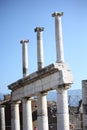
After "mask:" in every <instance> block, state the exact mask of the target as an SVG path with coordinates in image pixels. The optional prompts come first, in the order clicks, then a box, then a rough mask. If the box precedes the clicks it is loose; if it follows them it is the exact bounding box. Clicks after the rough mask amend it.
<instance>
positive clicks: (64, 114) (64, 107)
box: [57, 86, 69, 130]
mask: <svg viewBox="0 0 87 130" xmlns="http://www.w3.org/2000/svg"><path fill="white" fill-rule="evenodd" d="M61 87H62V86H61ZM57 130H69V112H68V96H67V90H64V89H62V88H60V89H57Z"/></svg>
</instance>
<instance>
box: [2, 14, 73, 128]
mask: <svg viewBox="0 0 87 130" xmlns="http://www.w3.org/2000/svg"><path fill="white" fill-rule="evenodd" d="M62 15H63V13H57V12H55V13H53V14H52V16H53V17H54V18H55V37H56V63H54V64H53V63H52V64H50V65H48V66H46V67H44V63H43V62H44V61H43V59H44V58H43V44H42V43H43V42H42V31H43V30H44V28H43V27H37V28H35V32H37V53H38V54H37V59H38V61H37V64H38V70H37V71H36V72H34V73H32V74H28V73H27V69H28V68H27V65H28V64H27V62H26V60H27V58H26V57H27V52H26V50H27V49H26V47H25V46H26V43H27V42H28V41H26V40H22V41H21V43H22V46H23V78H21V79H19V80H17V81H16V82H14V83H12V84H10V85H9V86H8V88H9V89H10V90H11V91H12V92H11V115H12V116H11V127H12V130H20V115H19V104H20V103H22V107H23V108H22V112H23V117H22V118H23V130H33V126H32V109H31V100H32V97H33V96H37V113H38V114H37V120H38V130H48V129H49V128H48V113H47V100H46V95H47V93H48V91H50V90H56V91H57V92H58V93H57V130H69V113H68V100H67V89H69V88H70V85H71V84H72V83H73V79H72V74H71V71H70V69H69V67H68V65H67V64H66V63H65V62H64V51H63V40H62V25H61V16H62ZM1 130H2V129H1Z"/></svg>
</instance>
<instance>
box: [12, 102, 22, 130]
mask: <svg viewBox="0 0 87 130" xmlns="http://www.w3.org/2000/svg"><path fill="white" fill-rule="evenodd" d="M19 103H20V102H13V103H12V104H11V127H12V128H11V130H20V114H19Z"/></svg>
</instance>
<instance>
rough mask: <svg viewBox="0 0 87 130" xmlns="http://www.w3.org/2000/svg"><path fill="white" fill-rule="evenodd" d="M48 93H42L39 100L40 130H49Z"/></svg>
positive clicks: (38, 118)
mask: <svg viewBox="0 0 87 130" xmlns="http://www.w3.org/2000/svg"><path fill="white" fill-rule="evenodd" d="M46 95H47V93H42V94H39V95H38V100H37V106H38V109H37V116H38V117H37V120H38V130H48V113H47V99H46Z"/></svg>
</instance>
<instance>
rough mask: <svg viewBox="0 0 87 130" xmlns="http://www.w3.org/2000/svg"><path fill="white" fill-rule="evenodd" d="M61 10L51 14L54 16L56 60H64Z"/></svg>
mask: <svg viewBox="0 0 87 130" xmlns="http://www.w3.org/2000/svg"><path fill="white" fill-rule="evenodd" d="M62 15H63V12H55V13H53V14H52V16H53V17H55V38H56V62H64V51H63V38H62V24H61V16H62Z"/></svg>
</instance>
